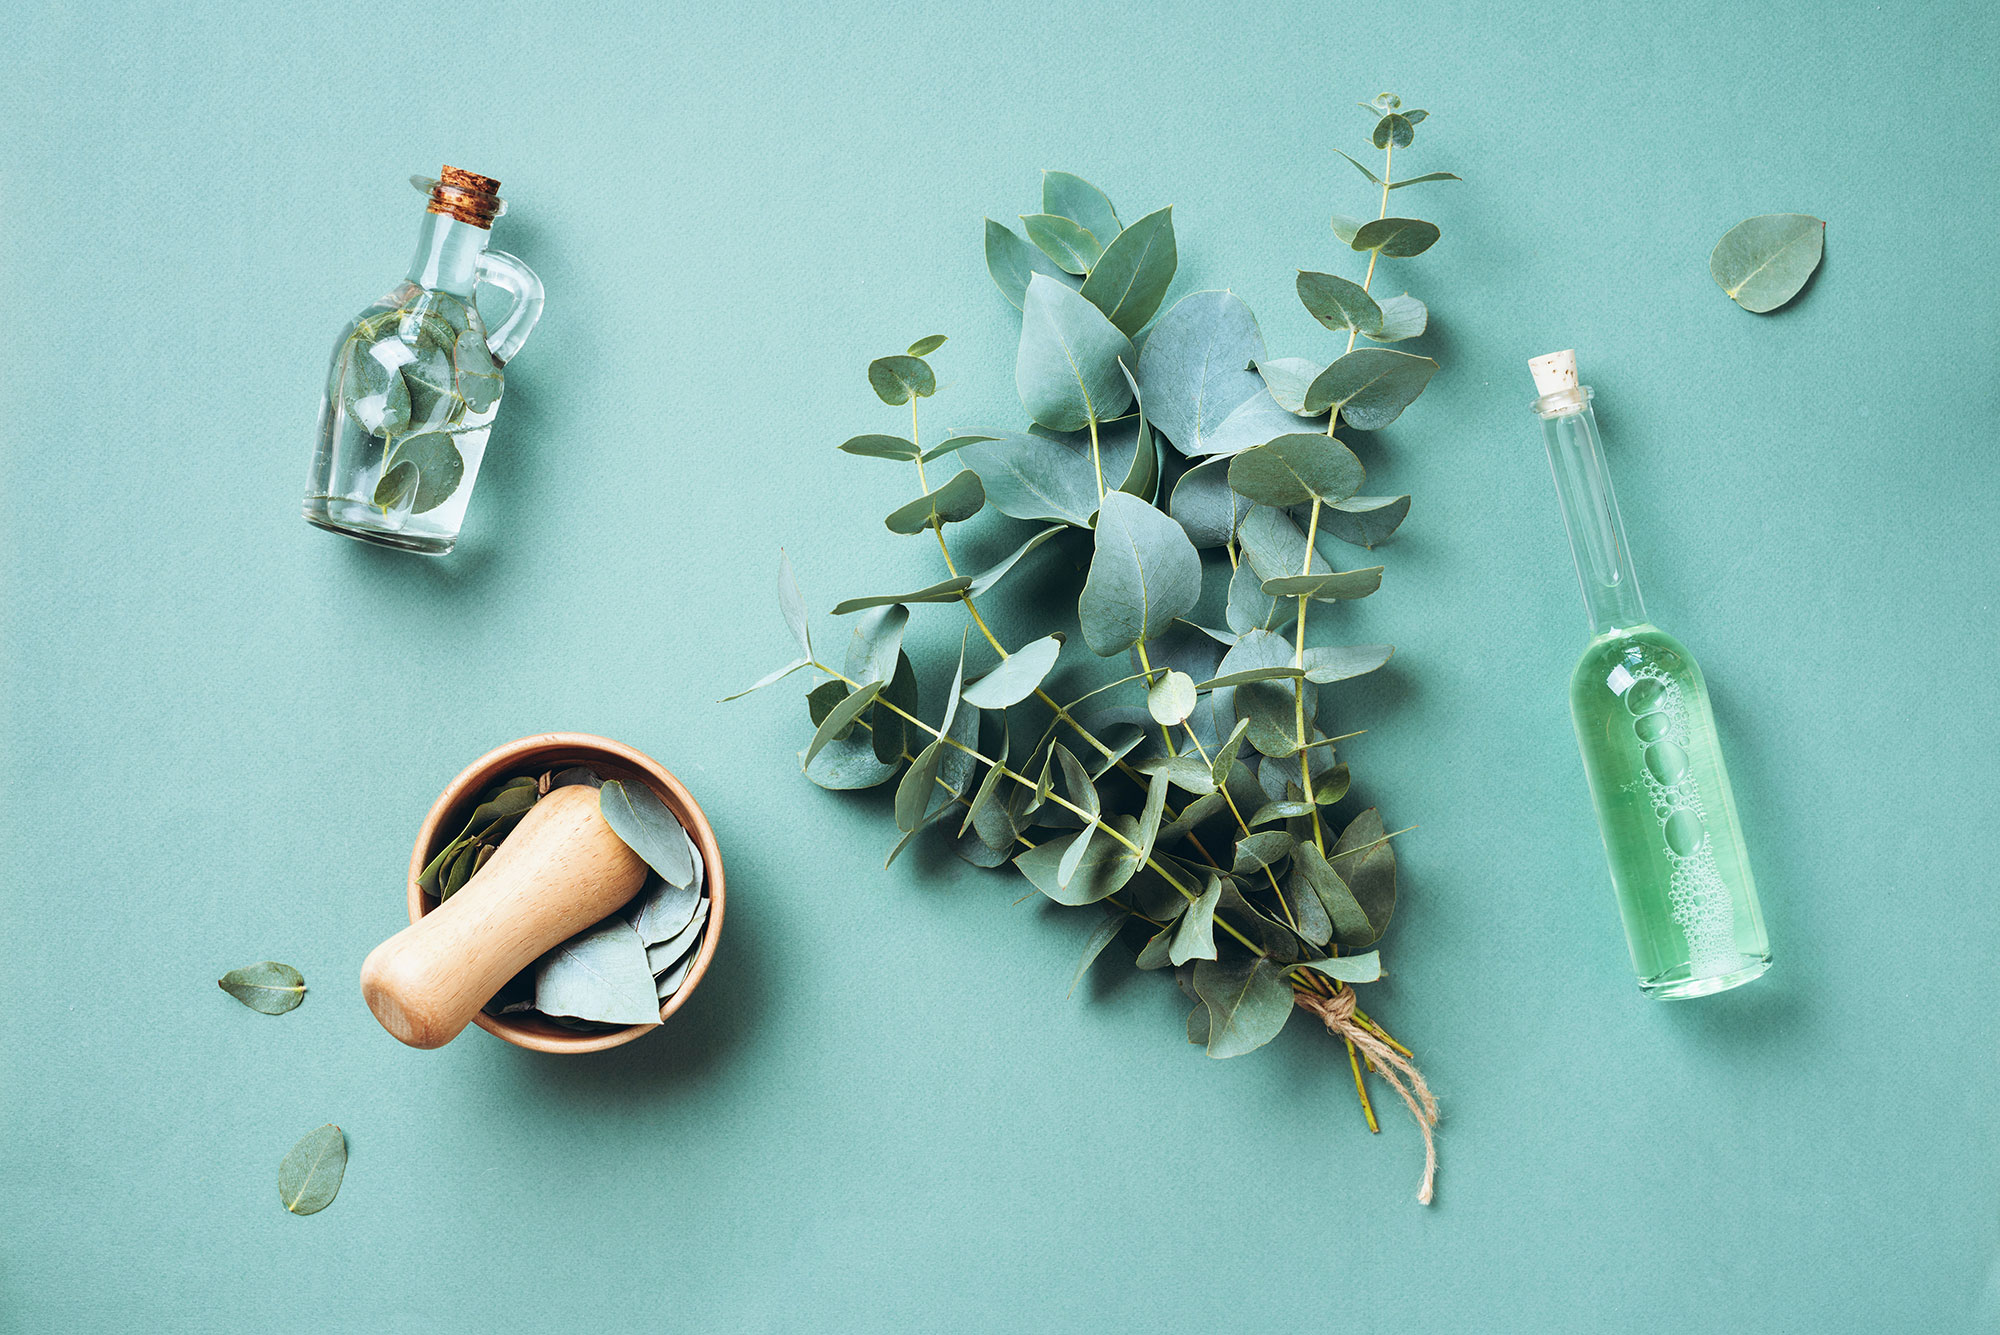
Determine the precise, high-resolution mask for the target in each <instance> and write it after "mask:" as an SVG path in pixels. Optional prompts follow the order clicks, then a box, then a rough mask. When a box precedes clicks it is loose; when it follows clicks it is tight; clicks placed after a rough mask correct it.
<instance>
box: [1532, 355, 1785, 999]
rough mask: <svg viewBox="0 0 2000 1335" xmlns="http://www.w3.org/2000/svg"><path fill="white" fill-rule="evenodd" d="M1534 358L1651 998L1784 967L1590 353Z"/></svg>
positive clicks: (1627, 910) (1600, 796)
mask: <svg viewBox="0 0 2000 1335" xmlns="http://www.w3.org/2000/svg"><path fill="white" fill-rule="evenodd" d="M1528 365H1529V368H1530V369H1531V370H1532V371H1533V372H1534V376H1535V387H1536V389H1537V390H1539V391H1540V393H1541V397H1540V398H1538V399H1536V400H1535V405H1534V407H1535V412H1536V413H1537V414H1538V415H1539V416H1540V417H1541V419H1542V428H1543V434H1544V437H1545V442H1546V444H1547V446H1548V453H1549V471H1550V473H1551V474H1552V475H1553V476H1554V478H1555V485H1556V496H1557V498H1558V499H1559V500H1560V501H1561V503H1562V513H1563V523H1564V524H1565V526H1567V528H1568V530H1569V541H1570V552H1571V554H1572V555H1573V556H1574V557H1575V558H1576V574H1577V580H1578V582H1579V583H1580V584H1581V586H1582V589H1583V602H1584V607H1585V609H1586V610H1587V611H1588V612H1589V615H1590V628H1591V640H1590V643H1589V644H1588V645H1587V646H1586V647H1585V648H1584V651H1583V656H1582V657H1581V658H1580V659H1578V660H1577V665H1576V670H1575V671H1574V672H1573V673H1572V674H1571V677H1570V719H1571V721H1572V722H1573V723H1574V724H1575V725H1576V739H1577V744H1578V746H1579V747H1580V748H1581V749H1582V752H1583V768H1584V775H1585V777H1586V778H1587V779H1588V780H1589V783H1590V796H1591V800H1592V802H1593V803H1594V804H1595V806H1596V808H1597V826H1598V832H1599V834H1600V835H1602V837H1603V840H1604V853H1605V857H1606V859H1607V860H1608V861H1609V862H1610V864H1611V881H1612V886H1613V889H1614V890H1615V891H1616V892H1617V897H1618V909H1619V914H1620V916H1621V917H1622V918H1623V919H1624V923H1625V942H1626V945H1627V946H1628V947H1630V949H1631V952H1632V967H1633V969H1634V970H1635V971H1636V972H1637V974H1638V976H1639V986H1640V988H1641V989H1642V990H1643V991H1645V992H1646V993H1647V994H1648V995H1651V996H1656V997H1699V996H1707V995H1709V994H1710V993H1714V992H1722V991H1726V990H1728V989H1729V988H1732V987H1738V986H1740V985H1742V984H1744V983H1747V982H1749V981H1750V980H1751V979H1753V978H1755V977H1757V976H1758V975H1759V974H1761V973H1763V972H1764V971H1765V970H1766V969H1768V968H1770V967H1771V946H1770V941H1769V939H1768V938H1767V937H1766V936H1765V933H1764V914H1763V911H1762V909H1760V908H1759V907H1758V903H1757V886H1756V882H1755V881H1754V880H1753V879H1752V877H1751V875H1750V858H1749V854H1748V852H1747V851H1746V849H1745V848H1744V843H1743V831H1742V829H1741V827H1740V826H1739V824H1738V822H1737V817H1736V800H1735V798H1734V797H1733V796H1732V795H1731V793H1730V791H1729V774H1728V771H1727V770H1726V769H1725V767H1724V765H1723V760H1722V746H1721V742H1720V739H1719V738H1718V736H1717V734H1716V728H1715V716H1714V714H1713V713H1712V712H1711V710H1710V708H1709V701H1708V687H1707V684H1706V683H1705V682H1704V681H1703V679H1702V674H1701V668H1700V667H1699V666H1698V665H1697V664H1696V663H1695V661H1694V656H1693V655H1692V654H1690V653H1689V652H1688V651H1687V648H1686V647H1685V646H1684V645H1682V644H1681V643H1680V641H1678V640H1676V639H1675V638H1674V637H1673V636H1671V635H1668V634H1667V633H1666V632H1665V631H1663V630H1661V629H1660V628H1659V627H1657V626H1655V625H1653V624H1652V623H1651V622H1650V621H1648V620H1647V619H1646V607H1645V604H1644V603H1643V602H1642V601H1641V600H1640V597H1639V583H1638V579H1637V577H1636V576H1635V575H1634V574H1633V571H1632V556H1631V551H1630V549H1629V548H1628V547H1627V545H1626V542H1625V528H1624V522H1623V520H1622V519H1621V518H1620V517H1619V514H1618V498H1617V496H1616V495H1615V494H1614V493H1613V491H1612V489H1611V474H1610V472H1609V471H1608V470H1607V469H1606V467H1605V462H1604V447H1603V442H1602V440H1601V439H1600V438H1599V436H1598V434H1597V418H1596V415H1595V414H1594V413H1593V412H1592V410H1591V406H1590V401H1591V391H1590V387H1589V386H1588V385H1579V384H1578V383H1577V376H1576V354H1575V352H1573V351H1568V352H1555V353H1550V354H1548V355H1547V356H1543V357H1537V358H1535V359H1534V360H1533V361H1531V362H1530V363H1529V364H1528Z"/></svg>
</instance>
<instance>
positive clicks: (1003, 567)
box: [966, 526, 1062, 598]
mask: <svg viewBox="0 0 2000 1335" xmlns="http://www.w3.org/2000/svg"><path fill="white" fill-rule="evenodd" d="M1060 532H1062V528H1061V527H1060V526H1057V527H1055V528H1045V529H1043V530H1042V531H1041V532H1040V533H1037V534H1036V535H1035V536H1034V537H1032V538H1029V539H1028V540H1027V541H1026V542H1024V543H1022V544H1021V545H1020V546H1019V547H1016V548H1015V549H1014V550H1013V551H1011V552H1009V553H1007V555H1006V556H1004V557H1002V558H1001V559H1000V561H999V562H998V563H997V564H995V565H992V566H989V567H987V569H985V570H984V571H982V572H980V573H979V574H977V575H974V576H973V577H972V583H971V585H970V586H969V587H968V588H967V589H966V592H967V593H968V594H970V595H971V596H972V597H974V598H978V597H980V596H982V595H984V594H985V593H986V592H987V591H988V590H990V589H992V588H993V587H994V586H995V585H996V584H998V583H999V582H1000V581H1001V580H1003V579H1005V578H1006V577H1007V576H1008V574H1009V573H1010V572H1011V571H1012V570H1013V569H1014V567H1015V566H1017V565H1019V564H1020V562H1021V558H1022V557H1024V556H1026V555H1027V554H1028V553H1029V552H1032V551H1034V550H1035V548H1037V547H1039V546H1041V545H1042V544H1043V543H1045V542H1047V541H1048V540H1049V539H1050V538H1053V537H1054V536H1055V535H1056V534H1058V533H1060Z"/></svg>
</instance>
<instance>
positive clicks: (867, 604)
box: [833, 575, 972, 617]
mask: <svg viewBox="0 0 2000 1335" xmlns="http://www.w3.org/2000/svg"><path fill="white" fill-rule="evenodd" d="M971 587H972V581H971V579H969V578H967V577H966V576H964V575H957V576H954V577H953V578H951V579H947V580H942V581H940V582H938V583H936V584H933V585H931V586H930V587H928V588H923V589H918V590H916V591H915V592H914V593H883V594H876V595H874V596H872V597H868V598H849V599H848V600H847V601H846V602H844V603H840V604H838V605H837V606H835V607H834V609H833V614H834V615H835V616H837V617H842V616H846V615H847V614H848V613H849V612H861V611H865V610H867V609H868V608H871V607H884V606H887V605H888V604H890V603H955V602H957V601H958V596H959V595H960V594H961V593H964V592H965V591H966V590H967V589H969V588H971Z"/></svg>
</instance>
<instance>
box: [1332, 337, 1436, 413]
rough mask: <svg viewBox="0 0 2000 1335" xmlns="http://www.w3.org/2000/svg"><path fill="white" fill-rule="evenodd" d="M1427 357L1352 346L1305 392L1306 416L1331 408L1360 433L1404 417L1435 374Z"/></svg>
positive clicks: (1434, 363)
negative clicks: (1351, 348) (1352, 348)
mask: <svg viewBox="0 0 2000 1335" xmlns="http://www.w3.org/2000/svg"><path fill="white" fill-rule="evenodd" d="M1437 369H1438V364H1437V363H1436V362H1434V361H1432V360H1431V359H1430V358H1429V357H1419V356H1417V355H1415V354H1414V353H1408V352H1395V351H1392V350H1391V349H1389V348H1356V349H1355V350H1354V351H1352V352H1350V353H1348V354H1347V355H1345V356H1343V357H1341V358H1339V359H1338V360H1336V361H1335V362H1334V363H1333V364H1332V365H1331V366H1329V367H1327V368H1326V369H1325V370H1324V371H1321V372H1320V373H1319V375H1318V376H1316V377H1315V378H1314V379H1313V382H1312V384H1311V385H1310V386H1308V387H1307V389H1306V398H1305V407H1306V411H1307V412H1313V413H1323V412H1326V411H1328V410H1334V411H1337V412H1339V413H1340V415H1341V417H1342V418H1343V419H1344V420H1345V421H1346V422H1347V424H1348V425H1349V426H1351V427H1354V428H1355V429H1356V430H1359V431H1377V430H1380V429H1381V428H1383V427H1385V426H1387V425H1389V423H1391V422H1393V421H1395V420H1396V419H1397V418H1398V417H1400V416H1401V415H1402V412H1403V409H1405V408H1407V407H1409V406H1410V405H1411V404H1412V403H1415V402H1416V400H1417V396H1418V395H1419V394H1422V393H1423V392H1424V386H1426V385H1428V384H1430V382H1431V377H1432V376H1434V375H1436V374H1437Z"/></svg>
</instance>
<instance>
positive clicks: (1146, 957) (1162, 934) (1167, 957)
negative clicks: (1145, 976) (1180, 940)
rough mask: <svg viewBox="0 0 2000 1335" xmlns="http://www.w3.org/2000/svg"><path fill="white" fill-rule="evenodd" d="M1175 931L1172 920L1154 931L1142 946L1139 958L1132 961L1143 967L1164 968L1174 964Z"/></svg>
mask: <svg viewBox="0 0 2000 1335" xmlns="http://www.w3.org/2000/svg"><path fill="white" fill-rule="evenodd" d="M1174 931H1175V926H1174V924H1173V923H1171V922H1170V923H1168V924H1167V925H1166V926H1165V927H1162V928H1161V929H1160V930H1159V931H1157V932H1155V933H1153V935H1152V937H1151V939H1149V940H1148V941H1147V942H1146V944H1145V945H1144V946H1142V947H1140V950H1139V958H1137V959H1135V960H1133V961H1132V963H1133V964H1134V965H1135V966H1136V967H1138V968H1141V969H1164V968H1166V967H1167V966H1168V965H1170V964H1172V963H1173V946H1174Z"/></svg>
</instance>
